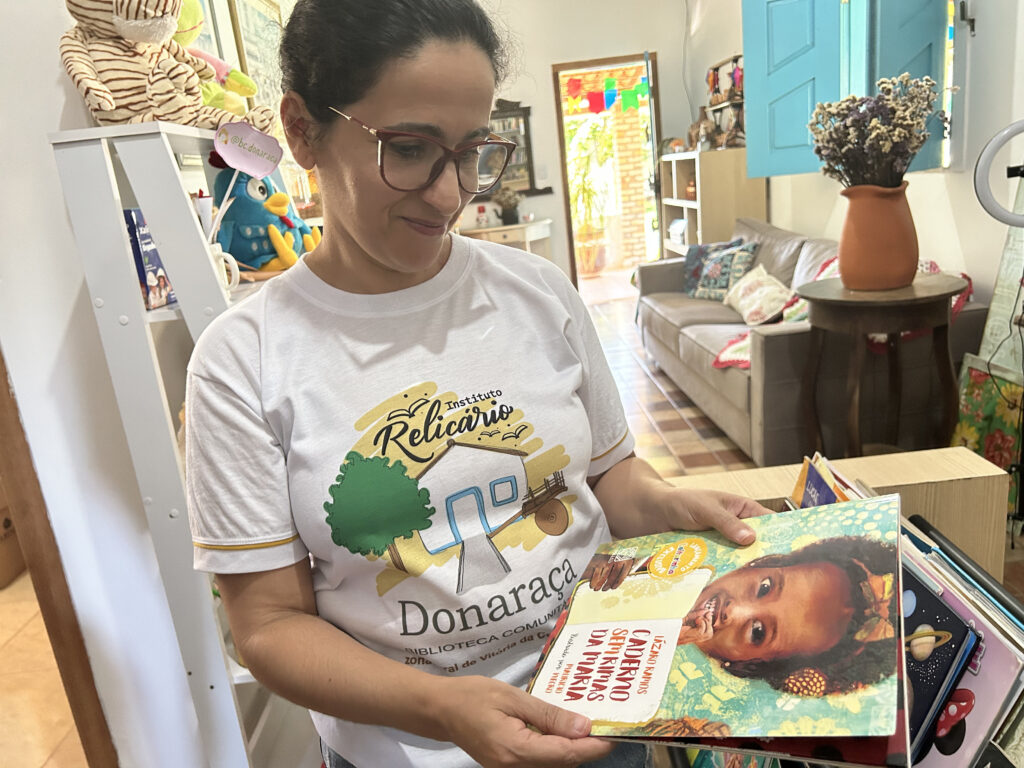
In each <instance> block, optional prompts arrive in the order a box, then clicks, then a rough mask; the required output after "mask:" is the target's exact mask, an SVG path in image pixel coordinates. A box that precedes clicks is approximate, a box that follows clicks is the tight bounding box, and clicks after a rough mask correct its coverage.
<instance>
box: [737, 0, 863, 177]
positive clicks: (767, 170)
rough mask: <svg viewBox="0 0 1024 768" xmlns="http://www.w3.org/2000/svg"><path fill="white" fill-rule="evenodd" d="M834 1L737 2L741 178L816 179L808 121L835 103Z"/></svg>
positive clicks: (836, 27)
mask: <svg viewBox="0 0 1024 768" xmlns="http://www.w3.org/2000/svg"><path fill="white" fill-rule="evenodd" d="M840 43H841V41H840V3H839V2H838V0H743V48H744V51H743V59H744V65H745V72H744V79H745V86H744V98H745V105H744V107H745V110H744V111H745V113H746V114H745V122H746V126H745V127H746V135H747V175H748V176H751V177H758V176H776V175H782V174H790V173H807V172H810V171H816V170H818V169H819V168H820V167H821V162H820V161H819V160H818V158H817V157H816V156H815V155H814V149H813V146H814V145H813V142H812V140H811V132H810V130H809V129H808V128H807V124H808V123H809V122H810V119H811V113H812V112H813V111H814V107H815V105H816V104H817V103H818V102H820V101H834V100H836V99H838V98H839V97H840V94H839V82H840V70H841V64H840V49H841V47H844V46H841V44H840Z"/></svg>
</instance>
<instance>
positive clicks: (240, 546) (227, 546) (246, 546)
mask: <svg viewBox="0 0 1024 768" xmlns="http://www.w3.org/2000/svg"><path fill="white" fill-rule="evenodd" d="M297 538H299V534H297V533H296V534H295V535H294V536H289V537H288V538H287V539H278V540H277V541H265V542H263V543H262V544H200V543H199V542H198V541H193V542H192V546H194V547H199V548H200V549H267V548H268V547H278V546H280V545H282V544H288V543H290V542H292V541H295V540H296V539H297Z"/></svg>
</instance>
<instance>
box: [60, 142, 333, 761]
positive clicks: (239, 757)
mask: <svg viewBox="0 0 1024 768" xmlns="http://www.w3.org/2000/svg"><path fill="white" fill-rule="evenodd" d="M213 135H214V134H213V131H208V130H203V129H198V128H192V127H187V126H180V125H176V124H171V123H140V124H137V125H125V126H113V127H103V128H93V129H84V130H75V131H63V132H60V133H55V134H51V136H50V137H49V138H50V144H51V146H52V148H53V152H54V155H55V158H56V161H57V169H58V174H59V177H60V181H61V186H62V189H63V193H64V200H65V203H66V206H67V211H68V215H69V218H70V221H71V225H72V230H73V232H74V236H75V240H76V243H77V248H78V257H79V258H80V259H81V262H82V267H83V271H84V274H85V280H86V285H87V288H88V292H89V298H90V302H91V304H92V307H93V312H94V314H95V317H96V324H97V327H98V329H99V334H100V340H101V343H102V346H103V352H104V356H105V358H106V363H107V367H108V369H109V372H110V379H111V383H112V384H113V389H114V394H115V398H116V401H117V406H118V410H119V411H120V415H121V422H122V425H123V427H124V432H125V436H126V437H127V442H128V448H129V451H130V453H131V458H132V464H133V469H134V473H135V477H136V480H137V483H138V487H139V492H140V498H141V500H142V505H143V512H144V514H145V518H146V521H147V523H148V527H149V533H150V536H151V538H152V542H153V547H154V550H155V553H156V559H157V563H158V565H159V568H160V577H161V580H162V582H163V585H164V590H165V594H166V597H167V603H168V606H169V608H170V612H171V616H172V619H173V624H174V632H175V638H174V641H175V643H176V644H177V646H178V648H179V649H180V651H181V659H182V674H184V675H186V677H187V682H188V690H189V692H190V695H191V704H192V706H193V707H194V709H195V714H196V722H197V724H198V731H197V733H196V738H197V739H198V740H199V741H200V742H201V743H200V745H199V751H201V752H202V754H204V755H205V756H206V759H207V764H208V766H210V768H276V767H277V766H281V765H289V766H293V765H294V766H297V767H298V768H306V767H307V766H309V768H316V767H317V766H319V764H320V758H319V747H318V741H317V738H316V734H315V732H314V730H313V726H312V722H311V721H310V718H309V715H308V713H307V712H306V711H305V710H303V709H301V708H300V707H297V706H295V705H293V704H291V703H289V702H286V701H285V700H283V699H281V698H279V697H277V696H275V695H273V694H271V693H270V692H269V691H267V690H266V689H265V688H263V686H261V685H259V684H258V683H257V682H256V681H255V680H254V679H253V677H252V675H251V674H250V673H249V671H248V670H247V669H245V668H244V667H242V666H240V665H239V664H238V663H237V662H236V661H235V660H234V659H233V658H232V657H231V656H230V655H229V654H228V652H227V649H226V646H225V636H226V634H227V630H226V622H225V621H224V619H223V614H222V611H219V610H218V605H217V601H216V600H215V598H214V597H213V594H212V590H211V583H210V578H209V576H208V575H206V574H201V573H197V572H196V571H194V570H193V568H192V540H191V535H190V533H189V528H188V519H187V513H186V505H185V487H184V463H183V457H182V456H181V455H180V452H179V449H178V441H177V437H176V431H177V428H178V427H179V424H178V410H179V408H180V406H181V398H182V393H183V392H184V380H185V364H186V362H187V360H188V356H189V354H191V349H192V345H194V343H195V340H196V339H197V338H198V337H199V334H200V333H202V331H203V330H204V329H205V328H206V326H207V325H209V323H210V321H212V320H213V318H215V317H216V316H217V315H218V314H220V313H221V312H223V311H224V310H225V309H227V308H228V307H229V306H230V305H231V304H232V303H233V302H235V301H238V300H240V299H241V298H243V297H244V296H246V295H248V294H250V293H252V292H253V291H255V290H258V289H259V286H260V285H262V284H261V283H257V284H243V285H242V286H240V287H239V288H238V289H236V290H235V291H233V292H228V291H227V290H226V289H225V288H224V287H223V284H222V282H221V279H220V276H219V274H218V273H219V271H220V270H221V267H220V266H218V265H215V264H214V262H213V260H212V259H210V258H209V255H208V252H207V249H206V244H205V239H204V237H203V233H202V230H201V228H200V224H199V220H198V217H197V216H196V214H195V211H194V209H193V207H192V203H191V201H190V199H189V194H188V193H189V191H190V190H189V189H187V188H186V181H185V180H184V177H183V174H182V172H181V167H180V165H179V161H180V158H181V157H182V156H186V157H194V156H197V155H198V156H200V157H202V158H204V159H205V158H206V157H207V155H208V154H209V152H210V150H211V149H212V147H213ZM206 173H207V174H209V177H208V178H206V180H205V181H206V183H207V189H210V188H212V183H211V182H212V175H213V174H214V173H216V171H215V170H213V171H211V170H210V169H209V168H207V169H206ZM132 207H138V208H141V209H142V211H143V215H144V216H145V217H146V223H147V224H148V226H149V229H150V233H151V234H152V236H153V239H154V242H155V244H156V246H157V250H158V251H159V253H160V258H161V260H162V261H163V264H164V267H165V269H166V270H167V274H168V277H169V278H170V280H171V283H172V285H173V287H174V292H175V295H176V296H177V299H178V300H177V304H176V305H172V306H169V307H165V308H161V309H158V310H152V311H147V310H146V308H145V306H144V303H143V298H142V292H141V290H140V287H139V280H138V276H137V273H136V268H135V264H134V260H133V257H132V251H131V247H130V245H129V241H128V233H127V230H126V228H125V223H124V218H123V215H122V210H123V209H125V208H132ZM97 514H102V511H101V510H98V511H97ZM285 755H287V756H288V757H287V758H285V757H284V756H285ZM197 768H200V767H197Z"/></svg>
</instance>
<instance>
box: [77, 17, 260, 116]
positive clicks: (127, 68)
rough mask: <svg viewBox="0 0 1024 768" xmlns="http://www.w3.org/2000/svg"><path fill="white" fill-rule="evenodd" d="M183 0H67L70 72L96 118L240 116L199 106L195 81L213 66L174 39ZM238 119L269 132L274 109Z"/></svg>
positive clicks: (207, 74) (211, 72) (210, 75)
mask: <svg viewBox="0 0 1024 768" xmlns="http://www.w3.org/2000/svg"><path fill="white" fill-rule="evenodd" d="M181 3H182V0H66V4H67V7H68V10H69V11H70V12H71V15H72V16H73V17H74V18H75V21H76V22H77V23H76V25H75V26H74V27H72V28H71V29H70V30H68V31H67V32H66V33H64V36H63V37H61V39H60V56H61V61H62V62H63V64H64V68H65V69H66V70H67V72H68V75H70V76H71V80H72V81H73V82H74V84H75V87H76V88H78V90H79V92H80V93H81V94H82V97H83V98H84V99H85V103H86V106H88V107H89V110H90V111H91V112H92V114H93V117H94V118H95V119H96V122H98V123H99V124H100V125H119V124H122V123H141V122H146V121H149V120H166V121H169V122H173V123H180V124H182V125H194V126H197V127H199V128H217V127H219V126H220V125H221V124H222V123H227V122H231V121H233V120H238V119H239V118H238V116H237V115H234V114H232V113H231V112H228V111H226V110H223V109H218V108H216V107H210V106H204V105H203V97H202V92H201V91H200V83H201V81H204V80H212V79H213V78H214V76H215V74H214V70H213V67H212V66H210V65H209V64H208V63H207V62H205V61H203V60H202V59H200V58H198V57H196V56H193V55H192V54H191V53H189V52H188V51H187V50H185V48H183V47H182V46H180V45H179V44H178V43H176V42H174V41H173V40H172V39H171V36H172V35H174V33H175V32H176V31H177V25H178V15H179V14H180V13H181ZM241 119H243V120H245V121H246V122H248V123H250V124H251V125H252V126H253V127H255V128H256V129H257V130H261V131H266V130H267V129H269V128H270V127H271V125H272V124H273V121H274V112H273V111H272V110H270V109H267V108H266V107H256V108H255V109H252V110H250V111H249V112H247V113H246V114H245V116H244V117H242V118H241Z"/></svg>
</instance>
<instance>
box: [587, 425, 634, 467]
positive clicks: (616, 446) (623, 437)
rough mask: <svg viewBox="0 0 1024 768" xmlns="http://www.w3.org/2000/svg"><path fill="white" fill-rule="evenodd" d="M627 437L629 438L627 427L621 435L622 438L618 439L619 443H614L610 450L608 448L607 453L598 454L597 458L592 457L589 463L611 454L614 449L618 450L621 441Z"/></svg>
mask: <svg viewBox="0 0 1024 768" xmlns="http://www.w3.org/2000/svg"><path fill="white" fill-rule="evenodd" d="M627 437H629V428H628V427H627V428H626V431H625V432H623V433H622V437H620V438H619V441H618V442H617V443H615V445H613V446H612V447H611V448H609V449H608V450H607V451H605V452H604V453H602V454H600V455H599V456H594V457H593V458H592V459H591V461H597V460H598V459H603V458H604V457H605V456H607V455H608V454H609V453H611V452H612V451H614V450H615V449H616V448H618V447H619V446H620V445H622V441H623V440H625V439H626V438H627Z"/></svg>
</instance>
